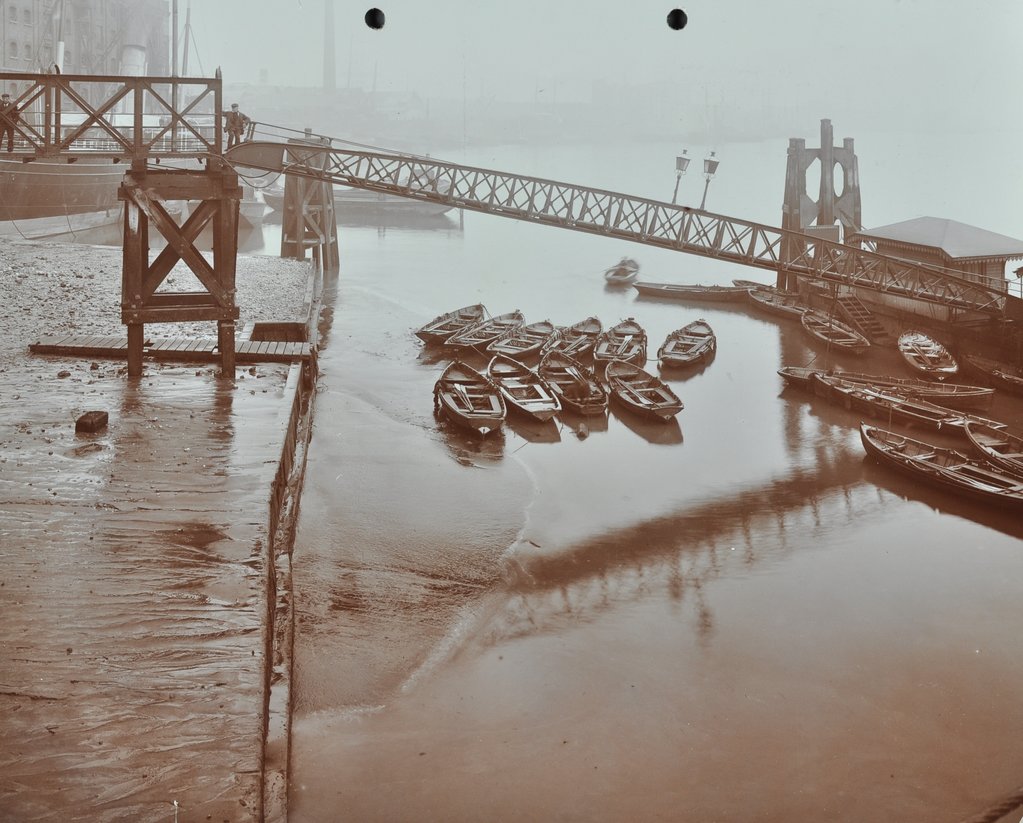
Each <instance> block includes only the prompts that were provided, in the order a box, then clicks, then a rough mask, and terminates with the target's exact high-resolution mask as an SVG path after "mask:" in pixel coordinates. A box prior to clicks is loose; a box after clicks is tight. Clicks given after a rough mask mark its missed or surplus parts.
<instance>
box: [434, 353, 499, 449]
mask: <svg viewBox="0 0 1023 823" xmlns="http://www.w3.org/2000/svg"><path fill="white" fill-rule="evenodd" d="M433 404H434V408H436V409H437V411H438V412H439V413H440V414H441V415H442V416H443V417H446V418H447V419H448V420H450V421H451V422H453V423H456V424H457V425H459V426H462V427H463V428H467V429H470V430H472V431H475V432H479V433H480V434H482V435H487V434H490V433H491V432H495V431H497V430H498V429H500V428H501V424H502V423H503V422H504V418H505V413H506V411H507V410H506V408H505V405H504V398H503V397H502V396H501V391H500V389H498V387H497V386H496V385H495V384H494V383H493V381H491V380H490V379H489V378H488V377H487V376H486V375H484V374H481V373H480V372H478V371H476V369H474V368H473V367H472V366H470V365H468V364H466V363H462V362H461V361H459V360H456V361H454V362H453V363H451V364H450V365H449V366H448V367H447V368H446V369H445V370H444V373H443V374H442V375H441V376H440V378H439V379H438V380H437V382H436V384H435V385H434V387H433Z"/></svg>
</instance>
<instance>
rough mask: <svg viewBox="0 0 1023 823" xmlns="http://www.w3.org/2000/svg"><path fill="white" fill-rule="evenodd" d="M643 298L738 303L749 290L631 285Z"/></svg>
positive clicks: (730, 287)
mask: <svg viewBox="0 0 1023 823" xmlns="http://www.w3.org/2000/svg"><path fill="white" fill-rule="evenodd" d="M632 285H633V287H634V288H636V289H637V290H638V291H639V293H640V294H642V295H643V296H644V297H661V298H666V299H668V300H700V301H705V300H725V301H729V302H735V303H737V302H740V301H743V300H746V298H747V294H748V293H749V289H744V288H740V287H739V286H700V285H690V286H683V285H678V284H675V283H643V282H636V283H633V284H632Z"/></svg>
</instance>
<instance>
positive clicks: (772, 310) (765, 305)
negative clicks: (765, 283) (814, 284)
mask: <svg viewBox="0 0 1023 823" xmlns="http://www.w3.org/2000/svg"><path fill="white" fill-rule="evenodd" d="M749 299H750V303H751V304H752V305H753V306H754V308H758V309H762V310H763V311H765V312H767V313H769V314H773V315H776V316H778V317H788V318H789V319H791V320H799V318H801V317H802V316H803V313H804V312H805V311H806V310H807V307H806V306H804V305H803V304H802V303H801V302H800V299H799V295H798V294H790V293H788V292H784V291H778V290H777V289H768V290H765V289H750V291H749Z"/></svg>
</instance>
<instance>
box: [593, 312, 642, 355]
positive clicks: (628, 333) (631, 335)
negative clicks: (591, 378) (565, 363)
mask: <svg viewBox="0 0 1023 823" xmlns="http://www.w3.org/2000/svg"><path fill="white" fill-rule="evenodd" d="M646 343H647V339H646V331H645V330H644V329H643V327H642V326H641V325H639V323H637V322H636V321H635V320H634V319H633V318H631V317H629V318H627V319H625V320H623V321H622V322H621V323H618V324H617V325H615V326H612V327H611V328H609V329H607V331H603V332H601V333H600V334H599V335H598V336H597V342H596V343H595V344H594V346H593V359H594V361H608V360H624V361H626V362H628V363H646Z"/></svg>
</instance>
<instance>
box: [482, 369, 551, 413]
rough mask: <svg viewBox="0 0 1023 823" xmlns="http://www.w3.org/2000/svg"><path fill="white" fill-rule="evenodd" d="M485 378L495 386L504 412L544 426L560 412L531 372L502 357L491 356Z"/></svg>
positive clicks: (545, 389) (545, 386) (544, 386)
mask: <svg viewBox="0 0 1023 823" xmlns="http://www.w3.org/2000/svg"><path fill="white" fill-rule="evenodd" d="M487 376H488V377H489V378H490V379H491V380H493V381H494V383H496V384H497V387H498V388H499V389H500V390H501V394H502V395H504V400H505V403H506V404H507V406H508V408H511V409H514V410H516V411H519V412H521V413H522V414H524V415H526V416H528V417H532V418H533V419H534V420H539V421H540V422H541V423H544V422H546V421H548V420H550V419H551V418H552V417H554V415H556V414H557V413H558V412H559V411H561V403H559V402H558V398H557V395H555V394H554V392H553V390H552V389H551V387H550V386H548V385H547V383H546V382H545V381H544V380H543V379H542V378H541V377H540V375H538V374H537V373H536V372H535V371H533V370H532V369H530V368H529V367H528V366H525V365H523V364H522V363H520V362H519V361H518V360H515V359H513V358H511V357H508V356H507V355H504V354H497V355H494V357H493V359H492V360H491V361H490V363H489V364H488V365H487Z"/></svg>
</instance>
